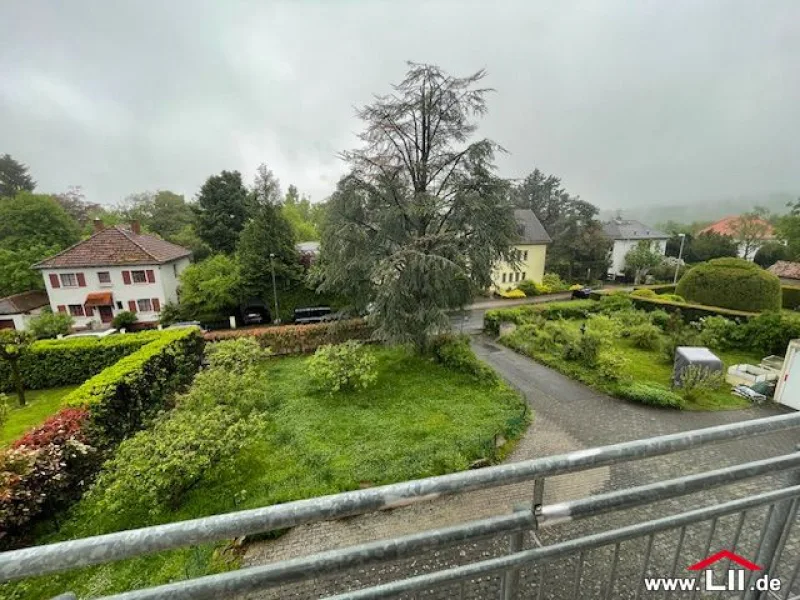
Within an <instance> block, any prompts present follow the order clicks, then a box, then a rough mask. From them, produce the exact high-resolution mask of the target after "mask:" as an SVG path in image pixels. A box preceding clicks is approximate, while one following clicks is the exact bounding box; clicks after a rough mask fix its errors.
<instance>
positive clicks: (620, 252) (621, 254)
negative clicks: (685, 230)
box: [608, 240, 667, 277]
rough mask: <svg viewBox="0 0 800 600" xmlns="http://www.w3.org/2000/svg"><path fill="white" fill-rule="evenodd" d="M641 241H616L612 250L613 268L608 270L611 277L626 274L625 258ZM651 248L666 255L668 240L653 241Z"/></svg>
mask: <svg viewBox="0 0 800 600" xmlns="http://www.w3.org/2000/svg"><path fill="white" fill-rule="evenodd" d="M640 241H641V240H614V248H613V249H612V250H611V266H610V267H609V268H608V274H609V275H610V276H612V277H620V276H622V275H624V274H625V257H626V256H627V254H628V252H630V251H631V250H633V249H634V248H635V247H636V245H637V244H638V243H639V242H640ZM651 247H652V248H654V249H655V248H658V251H659V252H660V253H661V254H664V255H665V254H666V253H667V240H651Z"/></svg>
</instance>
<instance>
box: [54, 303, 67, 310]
mask: <svg viewBox="0 0 800 600" xmlns="http://www.w3.org/2000/svg"><path fill="white" fill-rule="evenodd" d="M56 308H57V309H58V312H67V307H66V306H64V305H63V304H59V305H58V306H57V307H56Z"/></svg>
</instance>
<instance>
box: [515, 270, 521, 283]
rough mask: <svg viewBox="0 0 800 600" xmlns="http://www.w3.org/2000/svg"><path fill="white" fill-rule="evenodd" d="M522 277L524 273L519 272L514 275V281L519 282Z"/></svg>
mask: <svg viewBox="0 0 800 600" xmlns="http://www.w3.org/2000/svg"><path fill="white" fill-rule="evenodd" d="M520 275H522V273H520V272H519V271H517V272H516V273H514V281H519V276H520Z"/></svg>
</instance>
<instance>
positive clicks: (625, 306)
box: [600, 292, 633, 314]
mask: <svg viewBox="0 0 800 600" xmlns="http://www.w3.org/2000/svg"><path fill="white" fill-rule="evenodd" d="M632 309H633V301H632V300H631V299H630V297H629V296H628V294H625V293H619V292H618V293H614V294H604V295H603V296H602V297H601V298H600V311H601V312H603V313H604V314H612V313H615V312H621V311H629V310H632Z"/></svg>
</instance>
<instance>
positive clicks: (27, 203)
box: [0, 192, 80, 251]
mask: <svg viewBox="0 0 800 600" xmlns="http://www.w3.org/2000/svg"><path fill="white" fill-rule="evenodd" d="M79 239H80V232H79V229H78V224H77V223H76V222H75V220H74V219H72V218H71V217H70V216H69V215H68V214H67V213H66V212H65V211H64V209H63V208H61V206H60V205H59V204H58V202H56V201H55V200H54V199H53V198H52V197H51V196H45V195H41V194H31V193H29V192H20V193H19V194H17V195H16V196H14V197H13V198H4V199H2V200H0V247H2V248H5V249H7V250H14V251H19V250H22V249H24V248H31V247H34V246H38V247H43V248H53V247H55V248H58V249H61V248H66V247H67V246H70V245H72V244H74V243H76V242H77V241H78V240H79Z"/></svg>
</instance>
